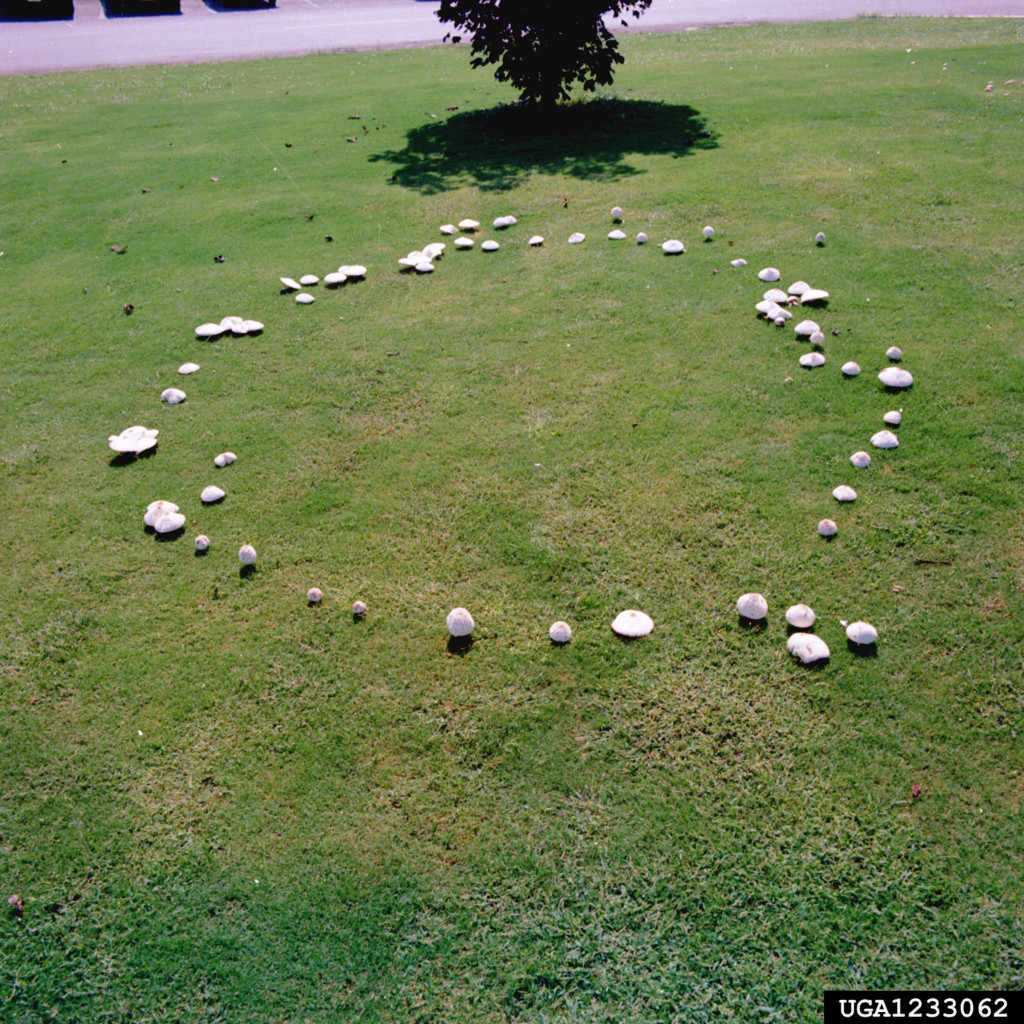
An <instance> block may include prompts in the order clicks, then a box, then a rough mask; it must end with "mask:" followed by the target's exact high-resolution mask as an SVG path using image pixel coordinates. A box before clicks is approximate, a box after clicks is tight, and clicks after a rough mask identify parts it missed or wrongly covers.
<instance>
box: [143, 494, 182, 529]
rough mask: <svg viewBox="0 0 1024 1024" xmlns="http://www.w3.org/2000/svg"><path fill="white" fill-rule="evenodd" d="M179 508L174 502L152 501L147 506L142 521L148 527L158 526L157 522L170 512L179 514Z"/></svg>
mask: <svg viewBox="0 0 1024 1024" xmlns="http://www.w3.org/2000/svg"><path fill="white" fill-rule="evenodd" d="M177 511H178V506H177V505H175V504H174V502H173V501H163V500H161V501H151V502H150V503H149V504H148V505H147V506H146V511H145V513H144V514H143V516H142V521H143V522H144V523H145V524H146V525H147V526H156V521H157V520H158V519H159V518H160V517H161V516H163V515H166V514H167V513H168V512H177Z"/></svg>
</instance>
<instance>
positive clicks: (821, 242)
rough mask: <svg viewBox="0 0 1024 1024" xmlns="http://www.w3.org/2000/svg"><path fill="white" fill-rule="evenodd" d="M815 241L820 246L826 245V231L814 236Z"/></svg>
mask: <svg viewBox="0 0 1024 1024" xmlns="http://www.w3.org/2000/svg"><path fill="white" fill-rule="evenodd" d="M814 240H815V241H816V242H817V243H818V245H824V244H825V232H824V231H819V232H818V233H817V234H816V235H815V236H814Z"/></svg>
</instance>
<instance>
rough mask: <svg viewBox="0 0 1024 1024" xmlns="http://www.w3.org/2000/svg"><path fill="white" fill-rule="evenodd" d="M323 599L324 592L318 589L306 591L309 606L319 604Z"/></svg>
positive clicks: (311, 588) (313, 588)
mask: <svg viewBox="0 0 1024 1024" xmlns="http://www.w3.org/2000/svg"><path fill="white" fill-rule="evenodd" d="M323 599H324V592H323V591H322V590H321V589H320V588H319V587H310V588H309V590H307V591H306V600H307V601H308V602H309V603H310V604H319V603H320V602H321V601H322V600H323Z"/></svg>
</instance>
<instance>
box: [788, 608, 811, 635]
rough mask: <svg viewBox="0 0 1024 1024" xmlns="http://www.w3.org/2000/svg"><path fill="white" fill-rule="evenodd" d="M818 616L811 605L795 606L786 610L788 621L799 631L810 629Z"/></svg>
mask: <svg viewBox="0 0 1024 1024" xmlns="http://www.w3.org/2000/svg"><path fill="white" fill-rule="evenodd" d="M815 618H817V616H816V615H815V614H814V610H813V609H812V608H811V607H810V605H806V604H794V605H790V607H789V608H787V609H786V621H787V622H788V623H789V624H790V625H791V626H796V628H797V629H810V628H811V626H813V625H814V620H815Z"/></svg>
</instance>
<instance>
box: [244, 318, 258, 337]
mask: <svg viewBox="0 0 1024 1024" xmlns="http://www.w3.org/2000/svg"><path fill="white" fill-rule="evenodd" d="M242 327H243V328H244V330H245V333H246V334H259V333H260V331H262V330H263V324H262V323H260V321H259V320H243V321H242Z"/></svg>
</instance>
